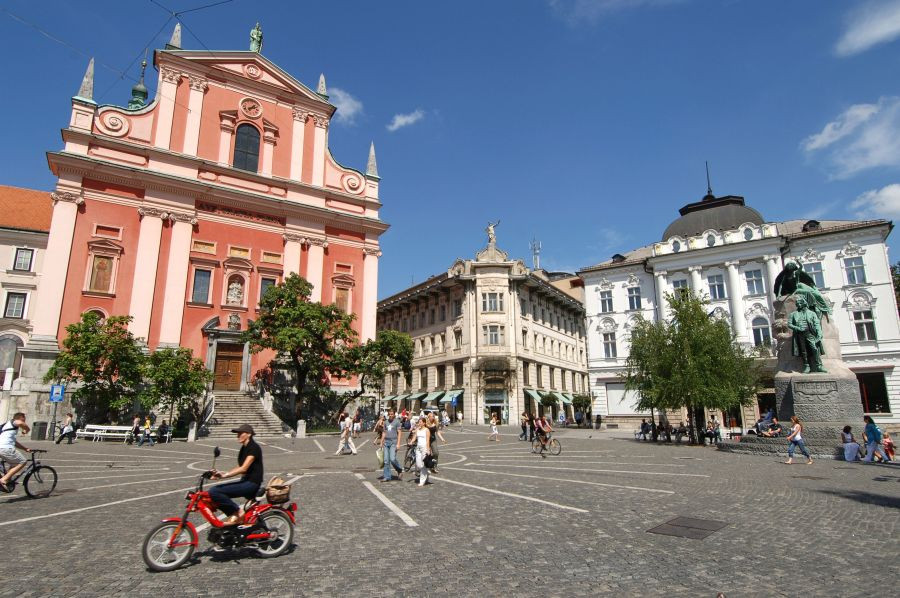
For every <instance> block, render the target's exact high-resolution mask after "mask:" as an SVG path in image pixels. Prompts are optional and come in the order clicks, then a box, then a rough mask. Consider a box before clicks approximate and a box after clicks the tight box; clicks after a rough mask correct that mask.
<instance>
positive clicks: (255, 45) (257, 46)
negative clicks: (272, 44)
mask: <svg viewBox="0 0 900 598" xmlns="http://www.w3.org/2000/svg"><path fill="white" fill-rule="evenodd" d="M262 44H263V33H262V28H261V27H260V26H259V23H257V24H256V27H254V28H253V29H251V30H250V51H251V52H262Z"/></svg>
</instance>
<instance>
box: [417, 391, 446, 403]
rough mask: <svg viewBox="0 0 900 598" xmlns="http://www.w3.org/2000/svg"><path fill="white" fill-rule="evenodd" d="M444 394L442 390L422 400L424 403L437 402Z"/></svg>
mask: <svg viewBox="0 0 900 598" xmlns="http://www.w3.org/2000/svg"><path fill="white" fill-rule="evenodd" d="M443 394H444V391H443V390H440V391H438V392H430V393H428V396H427V397H425V398H424V399H422V402H423V403H431V402H432V401H436V400H438V399H439V398H441V395H443Z"/></svg>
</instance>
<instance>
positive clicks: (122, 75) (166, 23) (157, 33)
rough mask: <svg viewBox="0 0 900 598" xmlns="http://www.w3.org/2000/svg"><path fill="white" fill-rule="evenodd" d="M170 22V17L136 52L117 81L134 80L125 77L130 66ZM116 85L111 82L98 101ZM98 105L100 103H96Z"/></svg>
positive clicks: (115, 82)
mask: <svg viewBox="0 0 900 598" xmlns="http://www.w3.org/2000/svg"><path fill="white" fill-rule="evenodd" d="M171 22H172V17H169V18H168V19H166V22H165V23H163V24H162V27H160V28H159V30H158V31H157V32H156V33H154V34H153V37H151V38H150V41H148V42H147V43H146V44H144V47H143V48H141V49H140V50H139V51H138V53H137V56H135V57H134V58H133V59H132V60H131V62H129V63H128V66H127V67H125V70H124V71H122V74H121V75H120V76H119V79H120V80H122V79H124V78H125V77H128V78H129V79H131V80H132V81H134V80H135V79H134V77H131V76H130V75H126V73H127V72H128V71H129V70H130V69H131V67H132V66H134V64H135V63H136V62H137V61H138V60H140V58H141V56H142V55H145V52H146V51H147V50H148V49H149V48H150V44H152V43H153V40H155V39H156V38H157V37H158V36H159V34H160V33H162V32H163V30H164V29H165V28H166V26H168V24H169V23H171ZM117 83H118V81H113V82H112V85H110V86H109V87H107V88H106V89H105V90H104V91H103V93H102V94H100V96H99V98H98V100H103V98H105V97H106V94H108V93H109V92H110V91H112V88H113V87H115V86H116V84H117ZM98 103H100V102H99V101H98Z"/></svg>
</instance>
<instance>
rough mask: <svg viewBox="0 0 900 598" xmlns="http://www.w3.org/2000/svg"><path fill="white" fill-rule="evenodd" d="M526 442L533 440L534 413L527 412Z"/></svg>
mask: <svg viewBox="0 0 900 598" xmlns="http://www.w3.org/2000/svg"><path fill="white" fill-rule="evenodd" d="M528 442H534V413H531V412H530V411H529V412H528Z"/></svg>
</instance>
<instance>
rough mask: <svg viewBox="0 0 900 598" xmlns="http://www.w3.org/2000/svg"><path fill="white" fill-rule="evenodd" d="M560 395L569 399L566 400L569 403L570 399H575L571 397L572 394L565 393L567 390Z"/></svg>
mask: <svg viewBox="0 0 900 598" xmlns="http://www.w3.org/2000/svg"><path fill="white" fill-rule="evenodd" d="M562 396H564V397H565V398H567V399H569V401H568V402H569V403H571V402H572V401H574V400H575V397H573V396H572V395H570V394H569V393H567V392H564V393H562Z"/></svg>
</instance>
